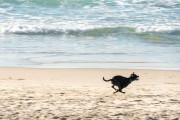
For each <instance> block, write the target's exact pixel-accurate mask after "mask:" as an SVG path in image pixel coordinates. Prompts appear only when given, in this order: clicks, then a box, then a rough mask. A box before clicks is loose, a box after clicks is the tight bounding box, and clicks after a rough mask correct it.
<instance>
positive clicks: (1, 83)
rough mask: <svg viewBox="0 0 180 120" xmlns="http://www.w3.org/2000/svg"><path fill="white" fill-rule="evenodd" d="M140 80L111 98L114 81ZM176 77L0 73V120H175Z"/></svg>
mask: <svg viewBox="0 0 180 120" xmlns="http://www.w3.org/2000/svg"><path fill="white" fill-rule="evenodd" d="M132 72H135V73H136V74H137V75H139V76H140V79H139V80H138V81H134V82H133V83H131V84H130V85H129V86H128V87H127V88H125V89H123V91H125V92H126V94H122V93H117V94H115V95H113V92H114V90H113V89H112V88H111V83H110V82H104V81H103V80H102V77H105V78H107V79H110V78H111V77H113V76H114V75H123V76H126V77H129V75H130V74H131V73H132ZM179 78H180V71H167V70H166V71H163V70H120V69H46V68H43V69H38V68H0V94H1V97H0V119H3V120H51V119H58V120H66V119H67V120H71V119H82V120H86V119H89V120H91V119H94V120H99V119H103V120H105V119H108V120H109V119H119V120H140V119H141V120H159V119H160V120H179V119H180V81H179Z"/></svg>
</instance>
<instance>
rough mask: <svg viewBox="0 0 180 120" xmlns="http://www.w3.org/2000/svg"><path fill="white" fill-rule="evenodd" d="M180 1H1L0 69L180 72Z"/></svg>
mask: <svg viewBox="0 0 180 120" xmlns="http://www.w3.org/2000/svg"><path fill="white" fill-rule="evenodd" d="M179 10H180V1H179V0H173V1H170V0H156V1H155V0H150V1H145V0H138V1H137V0H122V1H119V0H115V1H110V0H99V1H95V0H77V1H72V0H45V1H44V0H15V1H13V2H12V1H10V0H1V1H0V66H3V67H5V66H14V67H17V66H21V67H58V68H64V67H70V68H74V67H75V68H76V67H82V68H84V67H85V68H86V67H88V68H96V67H97V68H132V69H180V55H179V53H180V13H179V12H178V11H179Z"/></svg>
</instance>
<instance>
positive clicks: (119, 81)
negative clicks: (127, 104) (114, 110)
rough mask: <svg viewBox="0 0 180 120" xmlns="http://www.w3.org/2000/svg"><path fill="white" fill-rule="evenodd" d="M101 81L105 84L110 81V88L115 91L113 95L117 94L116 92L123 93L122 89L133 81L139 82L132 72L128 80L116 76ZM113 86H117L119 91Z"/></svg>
mask: <svg viewBox="0 0 180 120" xmlns="http://www.w3.org/2000/svg"><path fill="white" fill-rule="evenodd" d="M103 80H104V81H106V82H108V81H111V83H112V84H113V85H112V88H114V89H115V92H114V93H117V92H122V93H125V92H123V91H122V89H123V88H125V87H127V86H128V85H129V84H130V83H131V82H133V81H134V80H139V76H138V75H136V74H134V72H133V74H131V75H130V77H129V78H126V77H123V76H119V75H117V76H114V77H113V78H112V79H110V80H105V79H104V77H103ZM114 86H117V87H118V88H119V89H116V88H115V87H114Z"/></svg>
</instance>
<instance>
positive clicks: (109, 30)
mask: <svg viewBox="0 0 180 120" xmlns="http://www.w3.org/2000/svg"><path fill="white" fill-rule="evenodd" d="M0 28H1V29H0V34H4V35H6V34H18V35H74V36H109V35H120V34H128V35H130V34H141V33H166V34H176V35H179V34H180V28H178V27H172V26H136V27H133V26H132V27H129V26H98V27H96V26H89V27H82V26H79V27H78V26H77V27H74V28H73V27H67V28H66V27H63V26H57V25H54V26H52V25H51V26H48V25H46V26H45V25H43V26H37V25H18V24H16V25H0Z"/></svg>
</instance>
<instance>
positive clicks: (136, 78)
mask: <svg viewBox="0 0 180 120" xmlns="http://www.w3.org/2000/svg"><path fill="white" fill-rule="evenodd" d="M130 78H131V79H132V80H139V76H138V75H136V74H134V72H133V73H132V74H131V76H130Z"/></svg>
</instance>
